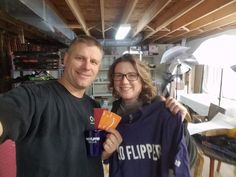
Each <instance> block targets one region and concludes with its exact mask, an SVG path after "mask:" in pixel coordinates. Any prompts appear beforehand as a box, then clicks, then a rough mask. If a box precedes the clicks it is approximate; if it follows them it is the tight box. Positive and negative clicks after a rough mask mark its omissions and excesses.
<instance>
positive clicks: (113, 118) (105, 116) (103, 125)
mask: <svg viewBox="0 0 236 177" xmlns="http://www.w3.org/2000/svg"><path fill="white" fill-rule="evenodd" d="M120 120H121V117H120V116H119V115H117V114H115V113H113V112H110V111H107V110H104V111H103V113H102V117H101V119H100V121H99V124H98V128H99V129H102V130H106V129H108V128H116V127H117V125H118V123H119V122H120Z"/></svg>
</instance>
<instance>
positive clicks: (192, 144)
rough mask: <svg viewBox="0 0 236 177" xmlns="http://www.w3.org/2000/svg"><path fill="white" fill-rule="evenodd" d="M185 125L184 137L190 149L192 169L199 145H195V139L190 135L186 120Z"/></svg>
mask: <svg viewBox="0 0 236 177" xmlns="http://www.w3.org/2000/svg"><path fill="white" fill-rule="evenodd" d="M183 125H184V137H185V141H186V146H187V148H188V156H189V162H190V168H192V167H193V165H194V163H195V161H196V157H197V145H196V143H195V140H194V138H193V137H192V136H191V135H190V134H189V131H188V128H187V125H188V122H187V121H186V120H184V122H183Z"/></svg>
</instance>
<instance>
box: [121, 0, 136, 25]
mask: <svg viewBox="0 0 236 177" xmlns="http://www.w3.org/2000/svg"><path fill="white" fill-rule="evenodd" d="M137 2H138V0H128V1H127V2H126V6H125V9H124V12H123V15H122V17H121V20H120V24H127V23H128V21H129V18H130V15H131V14H132V13H133V11H134V8H135V6H136V4H137Z"/></svg>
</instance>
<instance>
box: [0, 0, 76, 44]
mask: <svg viewBox="0 0 236 177" xmlns="http://www.w3.org/2000/svg"><path fill="white" fill-rule="evenodd" d="M0 7H1V9H2V10H4V11H6V12H7V13H8V14H9V15H11V16H13V17H14V18H16V19H18V20H20V21H23V22H25V23H27V24H29V25H32V26H34V27H36V28H38V29H40V30H42V31H44V32H45V33H46V34H48V35H49V36H51V37H52V38H53V39H55V40H58V41H60V42H62V43H64V44H68V43H70V41H71V40H73V39H74V38H75V36H76V34H75V33H74V32H73V31H72V30H70V29H68V28H67V27H66V25H65V23H64V22H63V21H62V20H61V19H60V17H58V16H57V15H56V14H55V13H54V12H53V10H52V9H51V8H50V7H49V6H48V4H47V3H46V2H45V0H10V1H9V0H1V1H0Z"/></svg>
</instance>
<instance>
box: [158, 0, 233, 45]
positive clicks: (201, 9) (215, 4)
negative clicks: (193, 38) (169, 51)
mask: <svg viewBox="0 0 236 177" xmlns="http://www.w3.org/2000/svg"><path fill="white" fill-rule="evenodd" d="M233 2H235V0H224V1H215V0H206V1H204V2H202V3H201V4H199V5H198V6H196V7H194V8H193V9H192V11H189V12H188V13H185V14H184V15H183V16H181V18H179V19H177V20H175V21H174V22H173V23H171V24H170V25H169V27H170V29H171V31H170V33H168V34H166V35H169V34H171V33H173V32H175V31H176V30H178V29H179V28H181V27H184V26H187V25H189V24H191V23H193V22H195V21H197V20H199V19H201V18H204V17H206V16H207V15H210V14H211V13H214V12H216V10H220V9H221V8H223V7H225V6H227V5H230V4H232V3H233ZM196 12H197V13H196ZM166 35H165V36H166ZM165 36H159V37H158V38H156V39H155V41H156V40H160V39H161V38H163V37H165Z"/></svg>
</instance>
